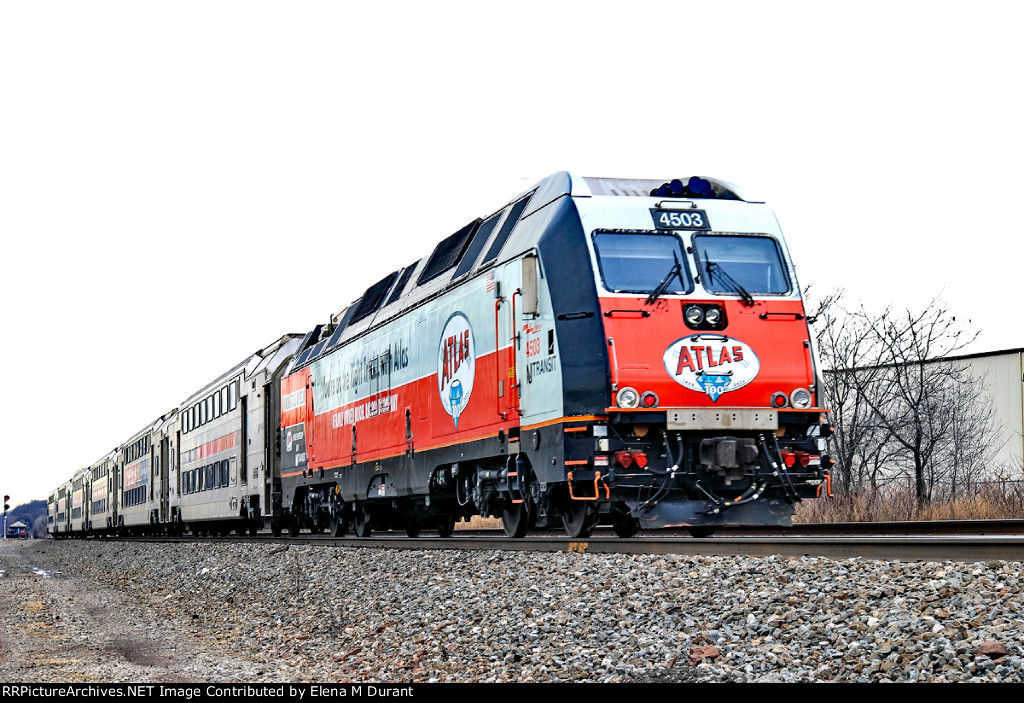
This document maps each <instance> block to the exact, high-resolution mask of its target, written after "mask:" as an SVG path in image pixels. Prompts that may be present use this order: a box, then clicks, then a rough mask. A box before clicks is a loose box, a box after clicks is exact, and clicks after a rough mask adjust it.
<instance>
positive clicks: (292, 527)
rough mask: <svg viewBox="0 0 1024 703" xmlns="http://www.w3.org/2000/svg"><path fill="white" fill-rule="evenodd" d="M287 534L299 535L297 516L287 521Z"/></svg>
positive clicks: (291, 535) (290, 535)
mask: <svg viewBox="0 0 1024 703" xmlns="http://www.w3.org/2000/svg"><path fill="white" fill-rule="evenodd" d="M288 536H289V537H298V536H299V520H298V518H292V519H291V522H289V523H288Z"/></svg>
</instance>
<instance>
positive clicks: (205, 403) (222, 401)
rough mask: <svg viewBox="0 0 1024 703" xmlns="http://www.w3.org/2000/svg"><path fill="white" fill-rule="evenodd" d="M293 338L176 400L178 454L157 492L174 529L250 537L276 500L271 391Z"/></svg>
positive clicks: (273, 392)
mask: <svg viewBox="0 0 1024 703" xmlns="http://www.w3.org/2000/svg"><path fill="white" fill-rule="evenodd" d="M299 341H300V336H299V335H285V336H283V337H281V338H280V339H279V340H277V341H276V342H274V343H273V344H271V345H270V346H268V347H266V348H265V349H262V350H260V351H258V352H256V353H255V354H252V355H250V356H249V357H247V358H246V359H244V360H243V361H242V362H240V363H239V364H237V365H236V366H234V367H233V368H231V369H229V370H228V371H226V372H225V373H224V374H222V375H221V376H219V377H218V378H216V379H214V380H213V381H212V382H211V383H209V384H207V385H206V386H205V387H203V388H202V389H200V390H199V391H197V392H196V393H194V394H193V395H191V396H190V397H189V398H187V399H186V400H185V402H184V403H182V405H181V410H180V411H179V413H178V420H177V423H176V425H175V428H174V438H173V439H172V440H171V450H170V452H169V453H171V454H173V453H174V452H173V447H174V446H177V447H178V448H179V449H180V454H179V455H178V456H177V460H176V461H175V463H174V466H173V468H172V476H173V478H172V480H171V481H170V484H169V485H168V486H165V487H164V489H163V491H164V493H165V494H168V495H169V496H170V505H171V508H170V510H171V512H170V516H169V518H170V522H171V524H172V529H173V530H174V531H176V532H181V531H183V530H184V529H186V527H188V528H189V529H190V530H192V531H193V532H199V533H215V532H227V531H228V530H236V531H238V532H245V531H247V530H249V531H252V532H255V531H256V530H258V529H260V528H261V527H262V526H263V525H264V522H265V519H267V518H270V517H271V516H272V513H273V511H272V509H271V506H272V505H273V504H274V500H275V498H276V499H277V501H278V503H280V497H279V496H280V469H279V465H278V462H279V454H278V451H277V442H278V433H277V431H276V430H277V424H276V423H277V417H278V415H279V414H280V408H279V406H278V405H277V401H278V396H279V393H278V390H277V389H278V386H279V384H280V379H281V372H282V371H283V370H284V366H285V364H286V363H287V362H288V361H289V360H290V359H291V357H292V355H293V354H294V352H295V349H296V348H297V347H298V345H299ZM163 520H164V521H166V520H167V517H164V518H163ZM275 525H276V523H275Z"/></svg>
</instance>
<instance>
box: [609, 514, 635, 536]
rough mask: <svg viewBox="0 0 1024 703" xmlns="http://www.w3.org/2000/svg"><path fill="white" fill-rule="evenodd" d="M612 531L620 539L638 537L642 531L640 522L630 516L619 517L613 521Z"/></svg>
mask: <svg viewBox="0 0 1024 703" xmlns="http://www.w3.org/2000/svg"><path fill="white" fill-rule="evenodd" d="M612 529H613V530H615V534H616V535H618V536H619V537H636V533H637V532H639V531H640V521H639V520H637V519H636V518H635V517H630V516H629V515H618V516H616V517H615V520H613V521H612Z"/></svg>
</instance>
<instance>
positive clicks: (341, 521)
mask: <svg viewBox="0 0 1024 703" xmlns="http://www.w3.org/2000/svg"><path fill="white" fill-rule="evenodd" d="M327 532H328V533H329V534H330V535H331V537H344V536H345V516H343V515H334V516H332V517H331V519H330V520H328V521H327Z"/></svg>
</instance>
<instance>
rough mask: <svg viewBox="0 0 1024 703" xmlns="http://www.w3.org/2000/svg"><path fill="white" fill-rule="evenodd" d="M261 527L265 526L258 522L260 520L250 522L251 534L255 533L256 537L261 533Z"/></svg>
mask: <svg viewBox="0 0 1024 703" xmlns="http://www.w3.org/2000/svg"><path fill="white" fill-rule="evenodd" d="M261 527H263V525H262V524H260V523H258V522H252V523H250V524H249V534H250V535H253V536H254V537H255V536H256V535H258V534H259V532H260V528H261Z"/></svg>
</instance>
